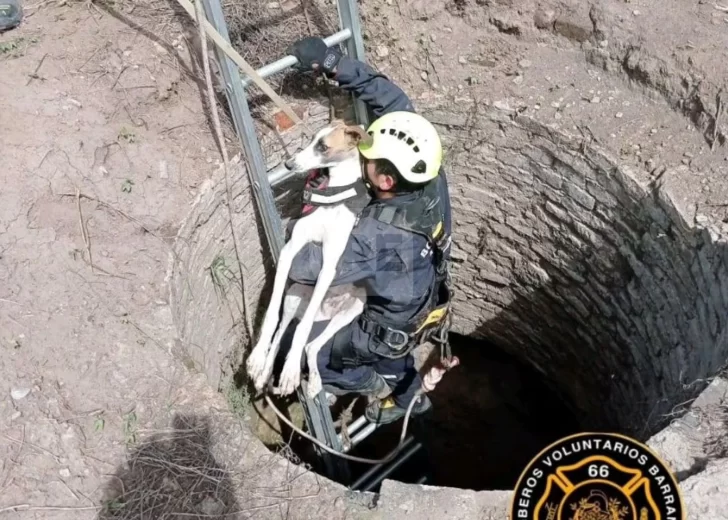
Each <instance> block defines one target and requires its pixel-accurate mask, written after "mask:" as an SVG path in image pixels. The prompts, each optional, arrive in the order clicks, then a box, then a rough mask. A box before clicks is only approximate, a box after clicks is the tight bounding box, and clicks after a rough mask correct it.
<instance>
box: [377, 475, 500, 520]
mask: <svg viewBox="0 0 728 520" xmlns="http://www.w3.org/2000/svg"><path fill="white" fill-rule="evenodd" d="M454 491H455V490H453V489H449V488H436V487H430V486H421V485H417V484H404V483H402V482H396V481H393V480H385V481H384V482H383V483H382V488H381V491H380V495H379V500H378V502H377V513H378V514H379V517H378V518H403V517H404V515H407V516H408V517H409V518H411V519H412V520H439V519H441V518H451V519H453V520H456V519H458V520H459V519H466V518H483V519H485V518H506V516H507V511H508V508H509V506H510V498H511V492H510V491H479V492H475V491H470V490H466V489H458V490H456V491H455V493H456V497H453V492H454Z"/></svg>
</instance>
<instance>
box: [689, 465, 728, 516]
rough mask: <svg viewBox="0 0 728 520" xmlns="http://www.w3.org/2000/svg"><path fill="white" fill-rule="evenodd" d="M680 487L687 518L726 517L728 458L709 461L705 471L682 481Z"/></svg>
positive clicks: (727, 512)
mask: <svg viewBox="0 0 728 520" xmlns="http://www.w3.org/2000/svg"><path fill="white" fill-rule="evenodd" d="M680 488H681V490H682V496H683V501H684V503H685V509H687V510H688V511H689V514H688V518H691V519H694V520H726V519H728V501H727V500H726V496H728V459H725V458H724V459H720V460H716V461H713V462H711V463H709V464H708V465H707V467H706V469H705V471H703V472H701V473H698V474H697V475H694V476H692V477H690V478H689V479H687V480H685V481H684V482H682V483H681V484H680Z"/></svg>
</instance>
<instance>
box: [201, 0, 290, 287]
mask: <svg viewBox="0 0 728 520" xmlns="http://www.w3.org/2000/svg"><path fill="white" fill-rule="evenodd" d="M203 7H204V8H205V14H206V16H207V19H208V20H209V21H210V23H211V24H212V26H213V27H215V30H217V32H218V33H220V36H222V37H223V38H224V39H225V40H226V41H228V42H229V41H230V35H229V33H228V29H227V24H226V23H225V15H224V14H223V11H222V5H221V4H220V0H203ZM215 53H216V55H217V60H218V63H219V64H220V68H221V73H222V77H223V81H224V82H225V96H226V97H227V100H228V104H229V106H230V111H231V112H232V116H233V124H234V126H235V130H236V133H237V134H238V138H239V139H240V143H241V144H242V146H243V149H244V150H245V156H246V157H247V159H248V165H249V169H250V177H251V183H252V185H253V194H254V197H255V202H256V205H257V206H258V210H259V212H260V216H261V221H262V223H263V229H264V231H265V236H266V240H267V242H268V247H269V248H270V252H271V256H272V257H273V259H274V261H275V262H277V261H278V256H279V255H280V252H281V249H282V248H283V243H284V241H285V237H284V235H283V223H282V221H281V217H280V215H279V214H278V210H277V209H276V205H275V199H274V198H273V191H272V190H271V188H270V184H269V183H268V176H267V168H266V165H265V158H264V157H263V150H262V149H261V148H260V142H259V141H258V136H257V135H256V133H255V122H254V121H253V116H252V115H251V113H250V107H249V106H248V99H247V96H246V92H245V88H244V87H243V83H242V81H241V79H240V73H239V72H238V71H239V69H238V67H237V65H236V64H235V63H234V62H233V60H231V59H230V58H229V57H228V56H227V54H225V53H224V52H223V51H222V49H220V47H219V46H217V45H215ZM230 225H233V224H232V222H231V223H230ZM240 276H243V273H240Z"/></svg>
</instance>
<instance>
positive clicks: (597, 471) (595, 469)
mask: <svg viewBox="0 0 728 520" xmlns="http://www.w3.org/2000/svg"><path fill="white" fill-rule="evenodd" d="M587 474H588V475H589V477H591V478H597V477H600V478H607V477H608V476H609V466H607V465H606V464H602V465H601V466H598V465H596V464H591V465H590V466H589V467H588V468H587Z"/></svg>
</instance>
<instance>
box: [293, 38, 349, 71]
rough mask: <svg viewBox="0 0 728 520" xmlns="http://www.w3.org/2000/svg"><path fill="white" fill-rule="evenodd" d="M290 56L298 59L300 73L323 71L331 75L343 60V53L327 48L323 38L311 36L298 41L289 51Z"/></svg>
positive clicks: (297, 66)
mask: <svg viewBox="0 0 728 520" xmlns="http://www.w3.org/2000/svg"><path fill="white" fill-rule="evenodd" d="M288 54H292V55H293V56H295V57H296V59H298V62H299V63H298V65H296V68H297V69H298V70H300V71H309V70H316V71H319V70H320V71H323V72H325V73H327V74H331V73H332V72H333V71H334V69H335V68H336V65H338V63H339V60H340V59H341V53H340V52H339V51H338V50H336V49H334V48H329V47H327V46H326V42H324V41H323V39H321V38H317V37H315V36H309V37H308V38H303V39H302V40H298V41H297V42H296V43H294V44H293V45H291V47H290V48H289V49H288Z"/></svg>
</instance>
